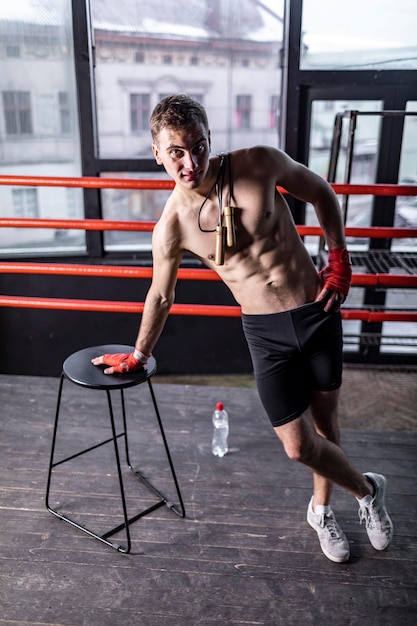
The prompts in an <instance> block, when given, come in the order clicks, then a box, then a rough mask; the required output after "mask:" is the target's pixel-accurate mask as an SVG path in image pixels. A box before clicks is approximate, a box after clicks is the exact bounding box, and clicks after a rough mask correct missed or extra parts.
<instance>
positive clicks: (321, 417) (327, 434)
mask: <svg viewBox="0 0 417 626" xmlns="http://www.w3.org/2000/svg"><path fill="white" fill-rule="evenodd" d="M339 395H340V392H339V389H337V390H335V391H315V392H313V396H312V399H311V405H310V411H311V415H312V418H313V423H314V428H315V430H316V432H317V434H318V435H320V436H321V437H324V439H328V440H329V441H332V442H333V443H335V444H336V445H338V446H339V445H340V430H339V424H338V416H337V407H338V402H339ZM313 481H314V499H313V507H315V506H316V505H318V504H321V505H324V506H327V505H329V504H330V496H331V493H332V487H333V482H332V481H331V480H329V479H328V478H325V477H324V476H321V475H320V474H317V473H316V472H314V473H313Z"/></svg>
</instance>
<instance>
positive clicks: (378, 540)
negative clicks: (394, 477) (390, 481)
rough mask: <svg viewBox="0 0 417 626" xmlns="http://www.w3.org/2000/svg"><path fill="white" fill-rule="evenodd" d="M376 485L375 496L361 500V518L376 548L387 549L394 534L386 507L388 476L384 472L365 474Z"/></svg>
mask: <svg viewBox="0 0 417 626" xmlns="http://www.w3.org/2000/svg"><path fill="white" fill-rule="evenodd" d="M364 476H366V477H367V478H368V480H369V481H370V482H371V483H372V484H373V486H374V487H375V495H374V496H365V497H364V498H362V500H359V499H358V498H357V500H358V502H359V512H358V513H359V519H360V522H361V524H362V522H365V526H366V532H367V533H368V538H369V541H370V542H371V544H372V546H373V547H374V548H375V550H385V548H386V547H387V546H388V544H389V543H390V541H391V539H392V536H393V534H394V526H393V524H392V521H391V519H390V516H389V515H388V512H387V509H386V508H385V490H386V484H387V481H386V478H385V476H382V474H373V473H372V472H366V473H365V474H364Z"/></svg>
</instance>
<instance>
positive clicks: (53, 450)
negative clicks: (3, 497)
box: [45, 373, 64, 514]
mask: <svg viewBox="0 0 417 626" xmlns="http://www.w3.org/2000/svg"><path fill="white" fill-rule="evenodd" d="M63 384H64V374H63V373H62V374H61V379H60V381H59V390H58V399H57V403H56V410H55V422H54V431H53V435H52V447H51V456H50V459H49V468H48V481H47V485H46V497H45V504H46V508H47V509H48V511H49V512H50V513H54V514H55V512H54V511H53V510H52V509H51V508H50V506H49V491H50V488H51V476H52V468H53V466H54V454H55V443H56V433H57V430H58V418H59V409H60V406H61V396H62V385H63Z"/></svg>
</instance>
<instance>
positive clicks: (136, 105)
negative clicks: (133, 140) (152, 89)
mask: <svg viewBox="0 0 417 626" xmlns="http://www.w3.org/2000/svg"><path fill="white" fill-rule="evenodd" d="M150 114H151V110H150V96H149V94H147V93H132V94H130V127H131V130H132V133H140V132H142V131H143V130H146V131H147V130H148V129H149V117H150Z"/></svg>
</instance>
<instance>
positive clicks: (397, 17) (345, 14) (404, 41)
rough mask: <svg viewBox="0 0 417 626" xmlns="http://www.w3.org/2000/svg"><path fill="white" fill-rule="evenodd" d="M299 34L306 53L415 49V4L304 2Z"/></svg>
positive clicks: (279, 9)
mask: <svg viewBox="0 0 417 626" xmlns="http://www.w3.org/2000/svg"><path fill="white" fill-rule="evenodd" d="M261 2H263V4H266V5H267V6H268V7H270V8H271V9H272V10H273V11H274V12H276V13H278V15H280V16H283V15H284V4H285V2H284V0H261ZM303 30H304V32H305V36H304V41H305V43H307V44H308V45H309V46H310V52H326V51H337V50H363V49H367V48H373V49H375V48H391V47H404V46H417V0H304V2H303Z"/></svg>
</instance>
